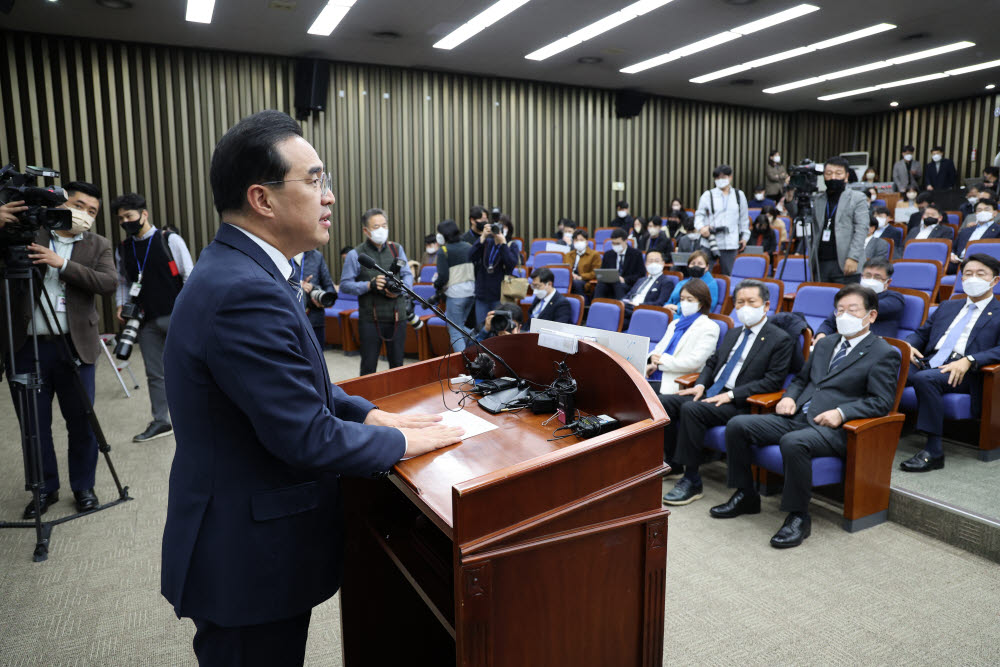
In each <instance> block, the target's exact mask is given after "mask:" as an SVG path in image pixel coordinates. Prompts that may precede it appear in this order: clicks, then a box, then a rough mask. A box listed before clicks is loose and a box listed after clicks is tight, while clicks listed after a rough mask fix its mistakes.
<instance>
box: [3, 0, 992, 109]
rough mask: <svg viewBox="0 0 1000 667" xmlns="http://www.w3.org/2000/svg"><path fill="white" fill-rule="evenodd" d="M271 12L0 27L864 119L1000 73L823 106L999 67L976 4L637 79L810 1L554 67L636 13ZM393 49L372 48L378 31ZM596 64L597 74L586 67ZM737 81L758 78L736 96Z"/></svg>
mask: <svg viewBox="0 0 1000 667" xmlns="http://www.w3.org/2000/svg"><path fill="white" fill-rule="evenodd" d="M273 1H274V0H216V6H215V13H214V16H213V21H212V23H211V24H196V23H189V22H187V21H185V20H184V14H185V6H186V2H185V0H133V5H134V7H133V8H132V9H128V10H112V9H107V8H105V7H102V6H100V5H98V4H97V2H96V0H58V2H48V1H46V0H16V2H15V5H14V8H13V11H12V12H11V13H10V15H7V16H4V15H0V26H2V27H4V28H9V29H14V30H25V31H31V32H41V33H49V34H60V35H75V36H81V37H91V38H104V39H114V40H123V41H130V42H149V43H156V44H169V45H176V46H188V47H196V48H212V49H224V50H230V51H240V52H257V53H269V54H277V55H286V56H313V57H322V58H328V59H330V60H339V61H349V62H358V63H373V64H384V65H398V66H403V67H414V68H420V69H431V70H439V71H453V72H462V73H468V74H481V75H492V76H500V77H508V78H516V79H531V80H538V81H548V82H556V83H566V84H573V85H581V86H591V87H598V88H608V89H618V88H635V89H639V90H642V91H645V92H649V93H654V94H658V95H666V96H670V97H679V98H687V99H696V100H706V101H712V102H726V103H732V104H740V105H746V106H754V107H762V108H769V109H777V110H785V111H793V110H802V109H807V110H816V111H831V112H836V113H846V114H862V113H870V112H874V111H884V110H888V109H889V102H890V101H892V100H898V101H899V103H900V107H899V108H901V109H902V108H906V107H908V106H914V105H918V104H926V103H930V102H936V101H942V100H947V99H953V98H958V97H966V96H972V95H979V94H983V93H986V91H985V90H984V86H985V85H986V84H988V83H996V84H998V85H1000V68H995V69H991V70H984V71H980V72H976V73H971V74H965V75H962V76H955V77H948V78H946V79H941V80H938V81H930V82H926V83H920V84H915V85H912V86H906V87H900V88H895V89H890V90H880V91H876V92H873V93H868V94H865V95H863V96H860V97H864V98H871V100H870V101H859V100H858V99H856V98H855V99H852V98H846V99H841V100H835V101H830V102H821V101H818V100H817V99H816V98H817V97H818V96H820V95H824V94H829V93H836V92H841V91H846V90H851V89H855V88H862V87H865V86H871V85H875V84H880V83H885V82H888V81H895V80H899V79H906V78H910V77H915V76H920V75H924V74H931V73H934V72H941V71H944V70H947V69H952V68H958V67H964V66H967V65H971V64H974V63H978V62H984V61H989V60H996V59H1000V32H998V29H997V28H998V25H1000V14H998V12H997V9H996V8H995V7H994V8H991V7H990V5H991V4H995V3H988V2H987V3H984V2H981V1H978V0H976V1H974V0H948V1H943V0H907V1H906V2H902V1H900V0H891V1H885V0H881V1H877V2H876V1H873V0H837V1H833V0H809V2H810V3H811V4H814V5H817V6H819V7H820V8H821V9H820V10H819V11H816V12H813V13H811V14H808V15H806V16H804V17H800V18H797V19H794V20H792V21H789V22H787V23H784V24H782V25H779V26H775V27H772V28H768V29H766V30H762V31H760V32H757V33H754V34H751V35H747V36H745V37H742V38H740V39H738V40H736V41H733V42H730V43H728V44H724V45H722V46H718V47H715V48H713V49H710V50H707V51H702V52H700V53H696V54H693V55H690V56H688V57H685V58H682V59H681V60H677V61H674V62H671V63H668V64H666V65H663V66H660V67H656V68H653V69H650V70H647V71H645V72H641V73H639V74H633V75H629V74H622V73H620V72H619V70H620V69H621V68H623V67H627V66H629V65H633V64H635V63H637V62H640V61H643V60H646V59H648V58H652V57H654V56H657V55H660V54H662V53H666V52H667V51H671V50H673V49H676V48H679V47H682V46H685V45H687V44H690V43H692V42H695V41H698V40H700V39H703V38H705V37H709V36H711V35H714V34H716V33H719V32H722V31H724V30H727V29H729V28H733V27H736V26H739V25H742V24H745V23H748V22H750V21H754V20H756V19H759V18H762V17H764V16H767V15H770V14H773V13H776V12H779V11H782V10H784V9H788V8H790V7H793V6H795V5H797V4H800V2H801V1H802V0H749V2H748V0H673V2H671V3H670V4H668V5H666V6H664V7H661V8H659V9H656V10H654V11H652V12H650V13H648V14H646V15H644V16H642V17H640V18H638V19H635V20H633V21H631V22H629V23H626V24H625V25H622V26H620V27H618V28H616V29H614V30H611V31H610V32H606V33H604V34H602V35H600V36H598V37H596V38H594V39H592V40H590V41H587V42H584V43H583V44H580V45H578V46H576V47H574V48H572V49H569V50H568V51H564V52H562V53H560V54H558V55H556V56H554V57H552V58H549V59H548V60H545V61H542V62H536V61H531V60H526V59H525V58H524V56H525V54H527V53H530V52H531V51H534V50H536V49H538V48H540V47H542V46H545V45H547V44H549V43H550V42H553V41H555V40H556V39H559V38H560V37H563V36H565V35H567V34H569V33H571V32H573V31H575V30H577V29H579V28H582V27H584V26H586V25H588V24H590V23H592V22H594V21H596V20H598V19H600V18H603V17H605V16H607V15H609V14H611V13H613V12H615V11H617V10H619V9H621V8H623V7H625V6H626V5H628V4H631V2H633V1H634V0H530V1H529V2H528V3H527V4H525V5H524V6H522V7H521V8H520V9H518V10H516V11H515V12H514V13H512V14H510V15H509V16H507V17H506V18H504V19H502V20H500V21H499V22H497V23H496V24H494V25H493V26H492V27H490V28H488V29H487V30H485V31H484V32H481V33H479V35H477V36H476V37H474V38H473V39H471V40H469V41H467V42H465V43H464V44H461V45H460V46H458V47H457V48H455V49H454V50H451V51H443V50H439V49H435V48H433V46H432V45H433V44H434V43H435V42H436V41H438V40H439V39H440V38H441V37H443V36H444V35H446V34H447V33H448V32H450V31H451V30H453V29H454V28H455V27H457V26H458V25H460V24H462V23H464V22H465V21H467V20H469V19H470V18H472V17H473V16H475V15H476V14H478V13H479V12H480V11H482V10H483V9H485V8H486V7H488V6H490V5H491V4H493V2H494V0H357V4H356V5H355V6H354V7H353V8H352V9H351V10H350V12H349V13H348V14H347V17H346V18H345V19H344V20H343V22H342V23H341V24H340V25H339V26H338V27H337V29H336V30H335V31H334V32H333V34H332V35H330V36H329V37H319V36H314V35H308V34H307V33H306V30H307V29H308V28H309V26H310V25H311V24H312V22H313V20H314V19H315V17H316V16H317V15H318V14H319V12H320V10H321V9H322V7H323V6H324V5H325V4H326V1H325V0H297V1H296V2H290V0H281V2H282V3H284V4H293V5H294V9H275V8H272V7H271V5H272V4H273ZM881 22H888V23H893V24H895V25H896V26H898V27H897V28H896V29H895V30H891V31H888V32H885V33H882V34H880V35H875V36H872V37H866V38H864V39H861V40H858V41H855V42H852V43H849V44H845V45H841V46H836V47H833V48H830V49H826V50H823V51H818V52H814V53H810V54H806V55H805V56H802V57H800V58H799V59H795V60H786V61H782V62H780V63H775V64H773V65H767V66H764V67H761V68H756V69H752V70H749V71H746V72H742V73H739V74H735V75H733V76H731V77H728V78H723V79H719V80H716V81H712V82H710V83H705V84H693V83H689V81H688V80H689V79H691V78H693V77H696V76H699V75H702V74H707V73H709V72H713V71H715V70H720V69H723V68H726V67H729V66H732V65H737V64H739V63H742V62H746V61H749V60H753V59H755V58H761V57H763V56H767V55H771V54H773V53H777V52H780V51H785V50H788V49H791V48H795V47H798V46H804V45H808V44H812V43H814V42H818V41H821V40H824V39H829V38H831V37H834V36H837V35H840V34H844V33H847V32H851V31H853V30H858V29H861V28H865V27H868V26H871V25H874V24H876V23H881ZM386 31H388V32H394V33H398V35H399V37H397V38H384V37H377V36H375V33H378V32H386ZM962 40H969V41H972V42H975V43H976V46H974V47H971V48H968V49H964V50H962V51H958V52H954V53H950V54H946V55H943V56H938V57H934V58H928V59H925V60H918V61H915V62H911V63H907V64H902V65H896V66H893V67H890V68H887V69H882V70H876V71H872V72H867V73H863V74H859V75H856V76H851V77H846V78H842V79H837V80H833V81H829V82H824V83H820V84H817V85H813V86H809V87H806V88H800V89H797V90H793V91H788V92H785V93H780V94H775V95H768V94H765V93H762V92H761V90H762V89H764V88H767V87H770V86H775V85H779V84H783V83H788V82H792V81H797V80H799V79H805V78H809V77H811V76H816V75H818V74H825V73H827V72H833V71H837V70H842V69H847V68H850V67H855V66H858V65H861V64H864V63H868V62H872V61H876V60H884V59H888V58H892V57H895V56H900V55H904V54H907V53H912V52H916V51H921V50H924V49H930V48H934V47H937V46H943V45H945V44H950V43H952V42H958V41H962ZM581 57H597V58H601V59H602V61H601V62H600V63H598V64H580V63H579V62H577V60H578V59H579V58H581ZM733 79H752V80H753V82H752V83H751V84H747V85H733V84H732V83H731V81H732V80H733Z"/></svg>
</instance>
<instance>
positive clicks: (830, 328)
mask: <svg viewBox="0 0 1000 667" xmlns="http://www.w3.org/2000/svg"><path fill="white" fill-rule="evenodd" d="M905 308H906V299H904V298H903V295H902V294H900V293H899V292H893V291H892V290H884V291H882V292H879V295H878V309H877V310H878V317H877V318H876V320H875V322H874V324H872V333H873V334H875V335H876V336H888V337H890V338H895V337H896V336H897V335H898V334H899V320H901V319H902V318H903V310H904V309H905ZM816 333H818V334H825V335H827V336H830V335H833V334H835V333H837V316H836V314H835V313H830V315H829V316H827V318H826V319H825V320H823V323H822V324H820V325H819V328H818V329H817V330H816Z"/></svg>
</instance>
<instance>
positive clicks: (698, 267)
mask: <svg viewBox="0 0 1000 667" xmlns="http://www.w3.org/2000/svg"><path fill="white" fill-rule="evenodd" d="M711 263H712V258H711V257H709V256H708V253H707V252H705V251H704V250H695V251H694V252H693V253H691V256H690V257H688V263H687V267H688V275H689V276H691V277H690V278H685V279H684V280H682V281H680V282H679V283H677V287H675V288H674V291H673V293H671V295H670V298H669V299H667V302H666V303H665V304H664V307H666V308H668V309H669V310H670V311H671V312H673V313H674V314H676V313H677V306H678V304H680V302H681V290H682V289H684V286H685V285H687V284H688V282H690V281H691V280H701V281H702V282H704V283H705V284H706V285H708V293H709V294H710V295H711V296H712V306H711V307H710V308H709V309H708V310H709V312H712V311H714V310H715V307H716V306H717V305H718V304H719V284H718V283H717V282H715V278H713V277H712V274H711V273H709V272H708V266H709V264H711Z"/></svg>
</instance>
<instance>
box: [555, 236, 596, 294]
mask: <svg viewBox="0 0 1000 667" xmlns="http://www.w3.org/2000/svg"><path fill="white" fill-rule="evenodd" d="M589 238H590V237H589V236H588V234H587V230H586V229H583V228H580V229H576V230H574V231H573V249H572V250H570V251H569V252H568V253H566V254H565V255H563V264H569V266H570V269H571V270H572V272H573V275H572V277H571V279H572V281H573V289H572V292H573V294H586V291H587V283H589V282H590V281H591V280H593V279H594V278H596V277H597V274H595V273H594V269H596V268H597V267H599V266H600V265H601V254H600V253H599V252H597V251H596V250H594V249H593V248H591V247H590V245H588V243H587V240H588V239H589Z"/></svg>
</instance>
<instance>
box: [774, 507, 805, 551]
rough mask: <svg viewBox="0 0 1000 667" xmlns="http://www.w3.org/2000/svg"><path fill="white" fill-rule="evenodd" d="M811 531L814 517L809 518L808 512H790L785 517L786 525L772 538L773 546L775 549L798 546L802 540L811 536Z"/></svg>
mask: <svg viewBox="0 0 1000 667" xmlns="http://www.w3.org/2000/svg"><path fill="white" fill-rule="evenodd" d="M811 532H812V519H811V518H809V515H808V514H806V515H805V516H799V515H798V514H789V515H788V518H787V519H785V525H783V526H782V527H781V528H780V529H779V530H778V532H776V533H775V534H774V537H772V538H771V546H772V547H774V548H775V549H789V548H791V547H797V546H799V545H800V544H802V540H804V539H806V538H807V537H809V533H811Z"/></svg>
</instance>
